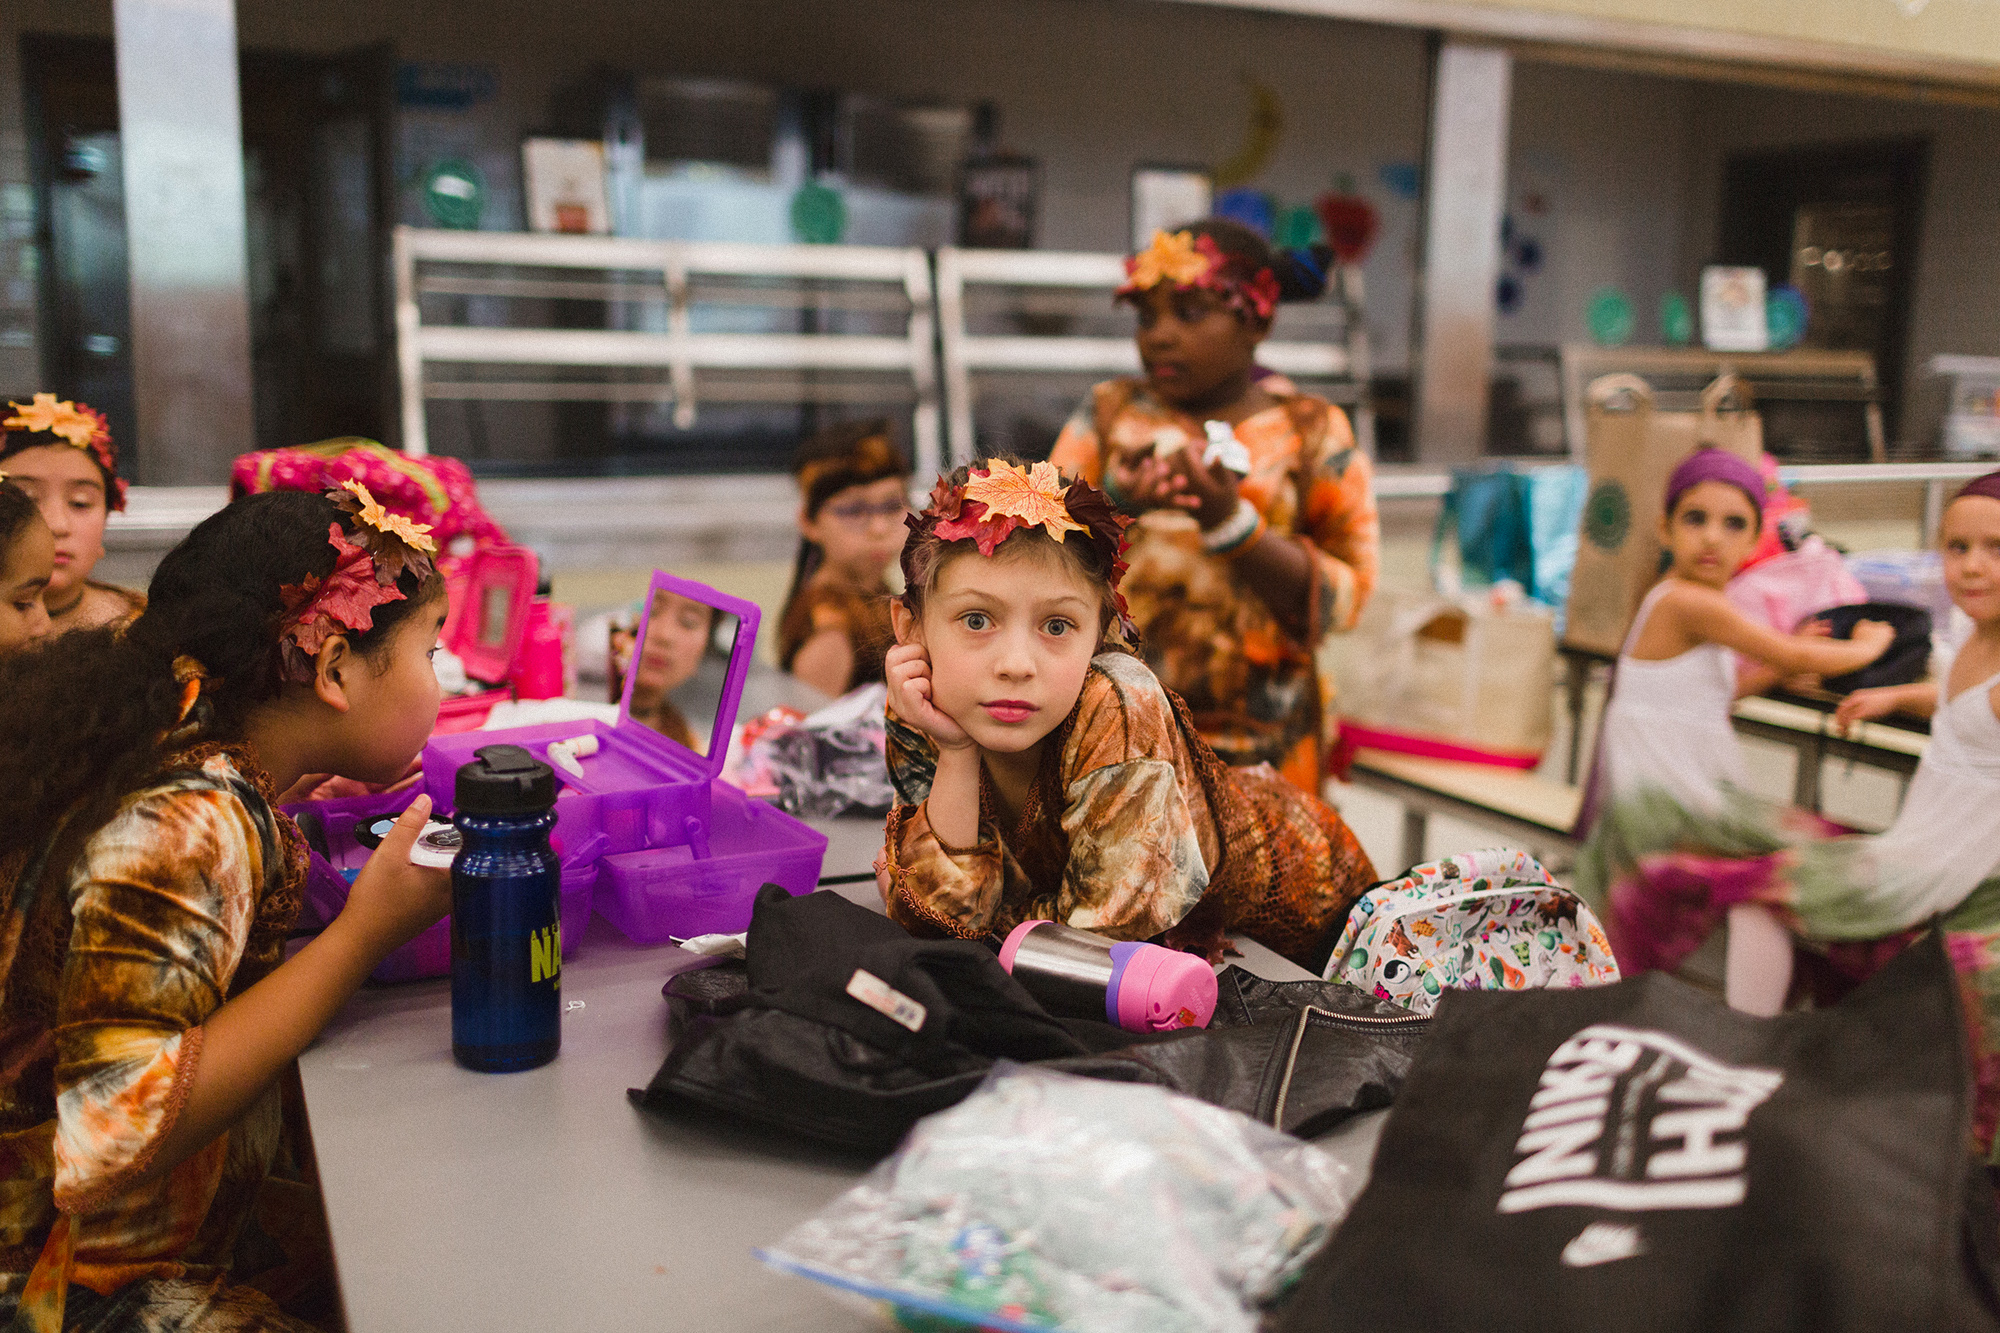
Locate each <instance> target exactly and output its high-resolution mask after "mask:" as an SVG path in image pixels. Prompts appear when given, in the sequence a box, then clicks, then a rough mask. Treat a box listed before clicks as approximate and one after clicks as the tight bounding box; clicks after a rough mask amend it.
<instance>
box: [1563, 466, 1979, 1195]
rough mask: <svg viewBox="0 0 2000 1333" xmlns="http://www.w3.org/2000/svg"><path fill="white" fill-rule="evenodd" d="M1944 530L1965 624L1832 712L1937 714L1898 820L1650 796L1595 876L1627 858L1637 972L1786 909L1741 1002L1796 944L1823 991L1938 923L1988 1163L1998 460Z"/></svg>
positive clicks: (1766, 987)
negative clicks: (1916, 672) (1746, 915)
mask: <svg viewBox="0 0 2000 1333" xmlns="http://www.w3.org/2000/svg"><path fill="white" fill-rule="evenodd" d="M1940 545H1941V546H1942V548H1943V555H1944V575H1945V587H1946V589H1947V590H1948V591H1949V592H1950V593H1951V600H1952V602H1953V604H1954V605H1956V606H1957V607H1958V609H1959V610H1961V611H1963V612H1964V613H1965V614H1966V616H1968V617H1969V618H1970V619H1971V622H1972V630H1971V633H1970V634H1969V635H1966V636H1964V637H1962V638H1959V639H1958V640H1956V641H1955V642H1947V643H1940V645H1939V648H1938V652H1937V655H1936V657H1935V659H1934V662H1933V669H1934V677H1933V680H1932V681H1930V682H1929V683H1926V684H1923V685H1914V686H1901V687H1895V688H1891V689H1882V690H1858V691H1856V692H1855V693H1854V694H1852V695H1849V696H1848V699H1847V701H1846V702H1845V703H1843V704H1842V705H1841V708H1840V710H1839V712H1838V713H1837V714H1836V715H1835V716H1836V718H1837V720H1838V721H1839V722H1840V723H1841V724H1842V725H1843V726H1845V725H1847V724H1850V723H1852V722H1855V721H1858V720H1861V719H1864V718H1870V717H1880V716H1882V715H1883V714H1885V713H1888V712H1891V711H1904V712H1910V713H1916V714H1920V715H1928V716H1929V717H1930V718H1931V738H1930V743H1929V745H1928V746H1927V747H1926V748H1925V750H1924V756H1923V759H1922V761H1921V762H1920V763H1919V764H1918V766H1917V771H1916V773H1915V775H1914V776H1913V777H1912V778H1911V779H1910V786H1909V791H1908V793H1907V794H1906V795H1905V796H1904V798H1903V806H1902V810H1901V812H1900V813H1899V814H1898V815H1897V816H1896V821H1895V823H1893V824H1892V825H1890V826H1889V828H1888V829H1887V830H1885V831H1884V832H1882V833H1877V834H1870V835H1862V836H1847V837H1827V836H1824V835H1825V833H1826V831H1827V830H1826V828H1825V826H1824V824H1823V822H1821V821H1809V820H1806V819H1801V818H1799V817H1798V815H1797V813H1796V812H1786V811H1783V810H1780V809H1777V808H1774V807H1771V806H1769V805H1766V804H1764V803H1762V802H1758V801H1756V800H1754V799H1753V798H1750V797H1747V796H1744V795H1742V794H1740V793H1731V794H1730V801H1731V803H1730V805H1729V806H1728V807H1727V808H1725V809H1724V810H1722V811H1719V812H1716V813H1714V814H1710V815H1702V814H1698V813H1694V812H1690V811H1687V810H1684V809H1679V808H1675V807H1673V806H1672V805H1671V803H1669V802H1667V801H1665V800H1663V799H1660V798H1659V797H1657V796H1653V797H1650V798H1649V799H1648V800H1647V801H1646V802H1642V803H1632V804H1621V805H1617V806H1614V807H1613V810H1612V811H1611V812H1609V813H1608V814H1607V816H1606V819H1605V821H1604V822H1603V823H1602V824H1601V825H1600V826H1599V829H1598V833H1597V836H1596V837H1595V838H1594V839H1593V841H1592V846H1591V853H1592V854H1594V855H1595V856H1596V857H1597V861H1598V865H1599V868H1600V873H1602V868H1603V867H1604V866H1606V865H1609V866H1610V867H1612V868H1613V869H1614V870H1615V875H1614V876H1613V877H1612V878H1611V879H1610V906H1609V911H1608V913H1607V920H1608V921H1609V923H1610V926H1611V931H1612V936H1613V940H1614V943H1615V944H1616V947H1617V950H1618V961H1619V964H1620V966H1621V967H1623V968H1625V969H1627V970H1628V971H1630V970H1636V969H1642V968H1652V967H1657V968H1672V967H1675V966H1678V965H1679V964H1680V963H1681V961H1682V960H1683V959H1685V958H1686V956H1687V955H1688V954H1689V953H1691V952H1692V951H1693V950H1694V948H1695V947H1696V946H1697V945H1699V944H1700V942H1701V941H1702V939H1703V938H1704V937H1705V936H1706V935H1708V934H1709V933H1710V932H1712V931H1713V930H1714V929H1715V928H1716V927H1717V926H1718V925H1720V924H1721V923H1722V921H1723V920H1724V918H1725V917H1726V918H1727V919H1728V921H1729V924H1730V929H1731V932H1732V936H1733V935H1734V933H1735V932H1736V931H1737V929H1738V926H1739V914H1740V913H1742V912H1744V911H1745V910H1746V909H1747V910H1750V911H1756V912H1762V913H1765V914H1766V916H1765V918H1764V919H1765V920H1766V921H1770V922H1775V923H1776V925H1777V927H1778V929H1780V930H1781V931H1783V932H1784V933H1783V934H1782V935H1781V936H1780V937H1779V941H1778V942H1779V944H1780V945H1781V947H1779V948H1777V949H1773V950H1771V951H1769V952H1768V953H1766V954H1765V955H1764V956H1763V957H1762V958H1761V959H1758V960H1756V961H1759V962H1761V963H1762V965H1763V967H1762V971H1761V972H1760V973H1757V974H1747V973H1746V972H1745V971H1744V970H1743V967H1742V965H1743V964H1744V963H1745V962H1746V957H1745V956H1746V955H1748V954H1750V953H1751V952H1752V950H1750V949H1739V948H1738V947H1737V941H1736V940H1735V939H1734V938H1732V939H1731V941H1730V945H1731V948H1730V966H1731V975H1730V977H1729V985H1730V998H1731V1002H1732V1003H1736V1004H1738V1005H1739V1007H1746V1008H1747V1007H1751V1004H1750V1003H1749V1002H1752V1001H1758V1000H1761V1001H1762V1003H1761V1005H1760V1006H1759V1007H1761V1008H1763V1009H1765V1010H1766V1011H1769V1010H1772V1009H1775V1008H1776V1007H1777V1005H1778V1004H1780V1003H1782V1001H1783V1000H1784V999H1785V997H1786V995H1787V993H1788V990H1789V988H1790V984H1791V979H1792V963H1793V959H1794V953H1793V948H1794V945H1796V946H1797V948H1798V950H1799V953H1798V955H1797V956H1798V957H1802V958H1805V959H1808V960H1810V972H1809V975H1808V978H1807V979H1808V980H1810V981H1811V982H1812V983H1813V984H1812V987H1811V989H1812V991H1813V993H1814V997H1815V999H1817V1000H1818V1001H1820V1002H1822V1003H1825V1002H1828V1001H1830V1000H1832V999H1834V998H1837V995H1838V993H1839V991H1840V990H1842V989H1844V988H1846V987H1850V986H1852V985H1854V984H1855V983H1857V982H1859V981H1861V980H1863V979H1865V978H1866V977H1867V976H1869V975H1870V974H1871V973H1873V972H1874V971H1875V970H1876V969H1878V968H1880V967H1881V966H1882V964H1883V963H1885V962H1887V961H1888V959H1889V958H1891V957H1893V956H1894V955H1895V953H1896V952H1897V951H1898V950H1899V949H1900V948H1901V947H1902V946H1903V945H1905V944H1907V943H1908V942H1909V941H1910V940H1912V939H1914V938H1916V937H1917V936H1918V935H1920V934H1921V933H1922V931H1923V930H1924V929H1926V928H1927V927H1928V925H1929V924H1930V923H1931V922H1932V921H1933V920H1935V921H1936V922H1937V924H1938V925H1939V927H1940V928H1941V929H1942V930H1943V931H1944V932H1945V939H1946V945H1947V950H1946V952H1947V953H1948V954H1949V956H1950V957H1951V960H1952V965H1953V966H1954V967H1955V968H1957V969H1958V971H1959V972H1960V973H1961V981H1962V985H1961V991H1962V993H1963V994H1964V995H1965V996H1966V997H1967V998H1968V1000H1969V1001H1970V1003H1969V1004H1968V1006H1967V1014H1966V1018H1967V1021H1968V1022H1969V1023H1970V1024H1971V1025H1972V1026H1973V1027H1974V1028H1975V1032H1974V1038H1975V1045H1974V1050H1975V1055H1976V1056H1977V1057H1978V1058H1977V1059H1976V1062H1975V1063H1976V1077H1977V1081H1978V1095H1977V1099H1976V1102H1975V1106H1974V1116H1973V1139H1974V1143H1975V1145H1976V1148H1977V1150H1978V1153H1979V1155H1980V1156H1981V1157H1982V1159H1985V1160H1987V1161H1988V1162H1989V1163H1990V1162H1992V1161H1993V1160H1994V1140H1995V1127H1996V1123H2000V1061H1996V1060H1994V1059H1993V1058H1992V1053H1993V1052H1995V1051H2000V472H1992V473H1988V474H1987V475H1986V476H1984V477H1981V478H1979V479H1978V480H1976V481H1974V482H1972V483H1971V484H1970V485H1968V486H1966V487H1965V489H1964V490H1962V491H1960V492H1959V493H1958V494H1957V495H1956V496H1955V497H1953V499H1952V502H1951V504H1950V505H1948V506H1947V507H1946V509H1945V512H1944V519H1943V523H1942V526H1941V531H1940ZM1620 670H1621V673H1622V670H1623V668H1622V667H1621V668H1620ZM1623 684H1624V682H1623V680H1622V679H1621V680H1620V687H1621V688H1622V687H1623ZM1814 824H1818V827H1814V826H1813V825H1814ZM1581 873H1582V868H1581V867H1579V874H1580V875H1581ZM1752 920H1753V921H1754V918H1753V919H1752ZM1753 928H1754V927H1753ZM1759 991H1761V995H1760V994H1759V993H1758V992H1759ZM1913 1035H1915V1034H1913Z"/></svg>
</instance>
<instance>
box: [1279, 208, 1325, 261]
mask: <svg viewBox="0 0 2000 1333" xmlns="http://www.w3.org/2000/svg"><path fill="white" fill-rule="evenodd" d="M1325 236H1326V233H1325V230H1324V229H1323V228H1322V227H1321V226H1320V225H1319V214H1317V213H1315V212H1313V210H1312V207H1311V205H1309V204H1294V205H1293V206H1292V207H1290V208H1288V209H1286V210H1285V211H1284V212H1283V213H1282V214H1280V215H1279V217H1278V235H1277V242H1278V244H1279V246H1281V247H1282V248H1284V249H1286V250H1303V249H1305V247H1307V246H1308V245H1312V244H1314V243H1316V242H1318V241H1321V240H1324V239H1325Z"/></svg>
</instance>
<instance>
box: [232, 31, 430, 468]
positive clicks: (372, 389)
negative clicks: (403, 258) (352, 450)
mask: <svg viewBox="0 0 2000 1333" xmlns="http://www.w3.org/2000/svg"><path fill="white" fill-rule="evenodd" d="M393 72H394V65H393V61H392V58H391V56H390V53H389V48H388V47H386V46H379V47H369V48H366V49H364V50H361V51H357V52H353V53H350V54H348V55H344V56H337V57H334V58H332V59H324V58H319V57H308V56H294V55H285V54H278V53H271V52H257V51H250V52H245V53H244V56H243V63H242V78H243V172H244V193H245V196H246V201H247V207H248V223H249V260H250V279H249V288H250V330H251V348H252V357H253V361H254V380H255V385H256V403H257V443H258V445H259V446H260V447H262V448H272V447H274V446H278V445H287V444H301V443H305V442H307V441H311V440H319V439H326V438H328V437H330V436H334V435H365V436H368V437H370V438H372V439H377V440H384V441H386V442H388V443H392V444H393V443H395V442H396V441H395V438H394V432H395V428H396V422H397V413H396V410H395V404H394V381H393V379H392V374H393V366H394V356H393V344H392V335H391V328H392V311H391V307H390V296H389V228H388V219H389V214H390V197H391V195H390V190H391V172H392V167H391V161H390V146H389V135H390V132H391V119H390V117H391V115H392V106H393V103H392V100H391V99H392V96H393V82H392V77H393Z"/></svg>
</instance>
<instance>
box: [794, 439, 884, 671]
mask: <svg viewBox="0 0 2000 1333" xmlns="http://www.w3.org/2000/svg"><path fill="white" fill-rule="evenodd" d="M794 475H795V476H796V477H797V478H798V483H799V497H800V503H799V558H798V564H797V566H796V568H795V569H794V571H793V574H792V590H791V593H790V594H789V595H788V596H787V597H786V599H785V613H784V615H783V616H782V617H780V619H779V622H778V661H779V664H780V665H782V666H783V667H784V669H785V670H787V671H789V672H791V673H792V674H793V675H794V676H797V677H798V678H799V679H800V680H802V681H804V682H805V683H806V684H808V685H811V686H812V687H813V688H815V689H817V690H819V691H820V692H821V693H823V694H827V695H833V696H838V695H842V694H846V693H847V692H848V691H849V690H853V689H858V688H859V687H861V686H863V685H867V684H870V683H872V682H874V681H879V680H881V679H882V658H883V654H885V653H887V652H888V650H889V648H890V645H892V644H893V643H895V641H896V636H895V631H894V629H893V628H892V627H891V625H890V623H889V599H890V598H891V597H892V596H894V595H895V593H894V590H893V589H892V588H891V587H890V586H889V581H888V577H887V575H888V570H889V567H890V566H891V565H893V564H895V563H896V558H897V556H898V555H899V554H900V553H901V551H902V549H903V537H904V531H903V518H904V516H905V515H906V514H908V513H909V486H910V465H909V464H908V463H906V462H904V461H903V456H902V454H901V453H899V452H897V449H896V446H895V445H894V444H892V443H891V442H890V439H889V423H888V422H886V421H866V422H859V423H853V424H848V425H842V426H835V427H833V428H831V429H829V430H825V431H822V432H820V433H819V434H818V435H815V436H814V437H813V438H812V439H810V440H808V441H806V443H805V445H804V446H803V447H801V448H800V450H799V458H798V464H797V466H796V467H795V469H794Z"/></svg>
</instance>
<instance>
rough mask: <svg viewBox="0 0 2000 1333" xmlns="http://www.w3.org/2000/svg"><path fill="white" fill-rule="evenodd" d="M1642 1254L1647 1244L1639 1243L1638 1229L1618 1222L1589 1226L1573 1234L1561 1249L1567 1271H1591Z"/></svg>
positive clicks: (1594, 1223) (1640, 1241)
mask: <svg viewBox="0 0 2000 1333" xmlns="http://www.w3.org/2000/svg"><path fill="white" fill-rule="evenodd" d="M1645 1252H1646V1243H1645V1242H1644V1241H1643V1240H1640V1239H1639V1228H1637V1227H1635V1226H1630V1225H1621V1224H1619V1223H1617V1222H1592V1223H1591V1224H1590V1225H1589V1226H1587V1227H1585V1228H1584V1229H1583V1230H1581V1231H1579V1232H1577V1233H1576V1239H1575V1240H1573V1241H1571V1242H1570V1243H1569V1244H1567V1245H1565V1246H1563V1252H1562V1261H1563V1265H1564V1266H1565V1267H1567V1268H1590V1267H1592V1266H1594V1265H1596V1264H1608V1263H1610V1262H1611V1261H1612V1260H1614V1259H1630V1258H1632V1257H1633V1256H1634V1255H1640V1254H1644V1253H1645Z"/></svg>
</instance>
